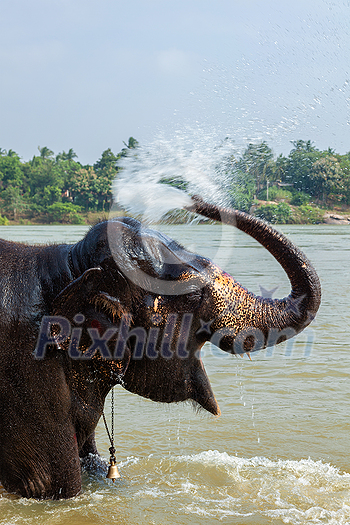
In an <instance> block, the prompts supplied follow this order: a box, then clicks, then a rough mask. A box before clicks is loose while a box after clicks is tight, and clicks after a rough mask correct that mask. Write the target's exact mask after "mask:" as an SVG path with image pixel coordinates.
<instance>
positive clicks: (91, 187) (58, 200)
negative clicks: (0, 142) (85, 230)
mask: <svg viewBox="0 0 350 525" xmlns="http://www.w3.org/2000/svg"><path fill="white" fill-rule="evenodd" d="M137 145H138V143H137V141H136V140H135V139H134V138H133V137H130V139H129V141H128V144H125V148H123V149H122V150H121V152H120V153H118V154H117V155H115V154H114V153H113V152H112V151H111V149H107V150H105V151H104V152H103V153H102V155H101V158H100V159H98V160H97V161H96V162H95V164H94V165H92V166H90V165H87V166H83V165H82V164H81V163H80V162H78V161H77V160H76V159H77V155H76V154H75V152H74V150H73V149H70V150H69V151H68V152H67V153H66V152H65V151H63V152H62V153H59V154H58V155H56V156H54V153H53V151H51V150H50V149H49V148H47V147H42V148H40V147H39V148H38V150H39V155H36V156H34V157H33V158H32V159H31V160H30V161H28V162H22V161H21V159H20V157H19V155H18V154H17V153H16V152H14V151H13V150H9V151H5V150H3V149H0V213H1V215H0V224H1V223H3V224H6V221H7V219H12V220H18V219H19V218H22V219H23V218H26V219H38V218H39V219H40V221H44V222H68V223H73V224H79V223H81V222H83V219H82V217H81V215H79V213H81V212H94V211H100V212H103V211H108V210H109V208H110V204H111V198H112V193H111V184H112V181H113V179H114V178H115V177H116V175H117V173H118V170H119V167H118V161H119V159H120V158H121V157H123V156H125V155H127V153H128V151H129V150H130V149H133V148H136V147H137Z"/></svg>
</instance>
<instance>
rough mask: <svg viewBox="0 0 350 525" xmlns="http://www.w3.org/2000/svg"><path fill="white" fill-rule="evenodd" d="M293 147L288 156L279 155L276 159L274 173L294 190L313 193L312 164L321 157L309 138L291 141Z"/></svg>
mask: <svg viewBox="0 0 350 525" xmlns="http://www.w3.org/2000/svg"><path fill="white" fill-rule="evenodd" d="M292 144H293V146H294V148H293V149H292V150H291V152H290V153H289V155H288V157H287V158H285V157H283V156H279V157H278V159H277V161H276V174H277V175H278V177H279V178H280V179H281V180H282V181H283V182H286V183H290V184H292V185H293V188H294V189H295V190H296V191H302V192H304V193H307V194H309V195H314V181H313V179H312V166H313V164H314V162H316V161H317V160H318V159H319V158H320V157H321V152H320V151H319V150H317V149H316V148H315V147H314V146H313V144H312V142H311V141H310V140H307V141H304V140H296V141H294V142H292Z"/></svg>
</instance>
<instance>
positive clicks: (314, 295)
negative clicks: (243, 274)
mask: <svg viewBox="0 0 350 525" xmlns="http://www.w3.org/2000/svg"><path fill="white" fill-rule="evenodd" d="M192 200H193V206H192V207H190V208H188V209H189V211H192V212H195V213H198V214H200V215H203V216H205V217H208V218H209V219H213V220H216V221H220V222H222V223H224V224H230V225H233V226H235V227H237V228H238V229H239V230H241V231H243V232H245V233H247V234H248V235H250V236H251V237H253V238H254V239H256V240H257V241H258V242H259V243H260V244H261V245H262V246H264V247H265V248H266V249H267V250H268V251H269V252H270V253H271V254H272V255H273V256H274V257H275V259H276V260H277V261H278V262H279V263H280V264H281V266H282V268H283V269H284V270H285V271H286V273H287V275H288V277H289V280H290V282H291V286H292V291H291V293H290V295H289V296H288V297H285V298H284V299H274V300H272V299H268V298H263V297H257V296H255V295H254V294H252V293H250V292H248V291H247V290H245V289H244V288H243V287H242V286H241V285H240V284H239V283H237V282H236V281H235V280H234V279H233V278H232V277H231V276H229V275H228V274H226V273H225V272H222V271H221V270H220V269H219V268H218V267H215V265H213V267H212V269H211V271H212V273H213V275H214V278H213V279H212V283H213V284H212V285H211V291H212V294H213V297H214V303H213V304H212V307H213V314H214V315H213V316H212V318H213V317H214V320H213V321H212V323H211V330H212V333H213V335H212V336H211V341H212V343H214V344H216V345H217V346H219V347H220V348H222V349H223V350H225V351H229V352H232V353H242V352H246V351H252V350H259V349H261V348H264V347H266V346H273V345H274V344H277V343H280V342H281V341H284V340H285V339H289V338H290V337H293V336H294V335H296V334H297V333H299V332H300V331H301V330H303V329H304V328H305V327H306V326H307V325H308V324H309V323H310V322H311V321H312V320H313V319H314V317H315V315H316V312H317V310H318V308H319V305H320V301H321V285H320V281H319V278H318V276H317V274H316V271H315V269H314V268H313V266H312V264H311V263H310V261H309V260H308V259H307V257H306V256H305V255H304V254H303V253H302V252H301V250H299V249H298V248H297V247H296V246H295V245H294V244H293V243H292V242H291V241H289V240H288V239H287V238H286V237H285V236H284V235H283V234H281V233H279V232H278V231H276V230H275V229H273V228H272V227H271V226H269V225H268V224H266V223H265V222H263V221H262V220H260V219H258V218H256V217H253V216H251V215H248V214H246V213H244V212H241V211H237V210H230V209H224V208H218V207H216V206H214V205H211V204H208V203H206V202H204V201H202V200H201V198H200V197H197V196H194V197H193V198H192Z"/></svg>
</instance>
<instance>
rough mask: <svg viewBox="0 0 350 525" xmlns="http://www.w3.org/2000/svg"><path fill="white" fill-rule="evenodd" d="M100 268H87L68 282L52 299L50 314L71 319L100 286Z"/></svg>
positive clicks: (97, 291)
mask: <svg viewBox="0 0 350 525" xmlns="http://www.w3.org/2000/svg"><path fill="white" fill-rule="evenodd" d="M102 276H103V270H102V268H89V270H86V272H84V273H83V274H82V275H81V276H80V277H78V278H77V279H75V280H74V281H72V282H71V283H69V284H68V286H66V287H65V288H64V289H63V290H62V291H61V292H60V293H59V294H58V295H57V296H56V297H55V299H54V300H53V302H52V308H53V311H52V314H53V315H57V314H59V315H63V316H65V317H67V318H68V319H69V320H71V318H72V317H74V315H75V314H77V313H80V312H79V308H81V309H84V305H87V304H88V303H89V302H90V300H91V298H92V297H93V296H96V295H97V294H98V293H99V291H100V288H101V284H102V280H103V279H102Z"/></svg>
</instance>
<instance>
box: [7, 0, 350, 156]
mask: <svg viewBox="0 0 350 525" xmlns="http://www.w3.org/2000/svg"><path fill="white" fill-rule="evenodd" d="M0 68H1V69H0V71H1V78H0V80H1V81H0V94H1V99H0V100H1V106H0V107H1V118H0V147H1V148H5V149H9V148H12V149H14V150H15V151H17V152H18V153H19V154H20V156H21V157H22V158H23V159H24V160H28V159H29V158H31V157H32V156H33V155H34V154H36V153H37V147H38V146H47V147H49V148H50V149H52V150H53V151H54V152H55V153H58V152H60V151H62V150H65V151H67V150H68V149H69V148H73V149H74V150H75V151H76V153H77V154H78V158H79V160H80V161H81V162H82V163H93V162H95V161H96V160H97V158H99V157H100V155H101V153H102V151H103V150H105V149H106V148H108V147H110V148H112V150H113V151H114V152H115V153H117V152H118V151H120V149H121V148H122V147H123V140H125V141H127V140H128V137H129V136H134V137H135V138H137V139H138V140H139V141H140V142H141V143H142V144H147V143H148V142H152V141H154V140H157V137H159V136H163V137H164V136H165V137H168V138H169V139H171V137H173V136H175V135H176V136H178V137H179V136H181V135H183V136H186V137H189V136H192V137H200V140H205V137H210V139H212V138H213V137H214V138H215V140H221V139H223V138H225V136H230V137H232V139H233V140H235V141H236V143H237V144H242V145H244V144H245V143H246V142H247V141H254V140H260V139H265V140H267V141H268V142H269V144H270V145H271V146H272V147H273V149H274V151H275V153H276V154H279V153H281V152H283V153H288V152H289V150H290V149H291V145H290V141H291V140H297V139H303V140H308V139H310V140H312V141H314V142H315V145H316V146H317V147H318V148H320V149H325V148H328V147H332V148H334V149H335V150H336V151H337V152H339V153H345V152H347V151H350V2H349V1H344V0H333V1H326V0H302V1H301V0H293V1H290V2H287V1H281V0H176V1H168V0H133V1H131V2H128V1H117V0H93V1H92V0H30V1H28V0H2V1H1V10H0ZM203 138H204V139H203ZM194 140H195V139H194ZM208 140H209V139H208Z"/></svg>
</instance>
